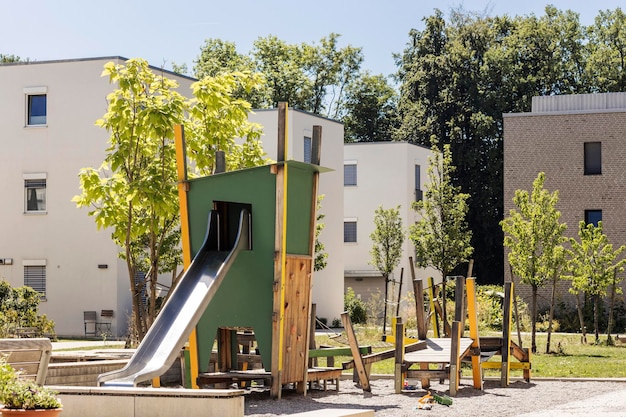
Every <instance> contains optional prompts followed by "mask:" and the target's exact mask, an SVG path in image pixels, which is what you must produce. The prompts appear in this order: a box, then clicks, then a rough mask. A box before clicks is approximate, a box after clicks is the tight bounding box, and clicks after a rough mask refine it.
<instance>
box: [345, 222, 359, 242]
mask: <svg viewBox="0 0 626 417" xmlns="http://www.w3.org/2000/svg"><path fill="white" fill-rule="evenodd" d="M343 241H344V242H345V243H356V220H344V222H343Z"/></svg>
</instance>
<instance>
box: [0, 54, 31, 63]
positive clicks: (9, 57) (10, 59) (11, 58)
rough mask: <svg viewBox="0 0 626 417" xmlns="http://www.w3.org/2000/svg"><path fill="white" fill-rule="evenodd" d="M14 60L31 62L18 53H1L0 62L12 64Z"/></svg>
mask: <svg viewBox="0 0 626 417" xmlns="http://www.w3.org/2000/svg"><path fill="white" fill-rule="evenodd" d="M13 62H30V59H29V58H26V59H22V58H20V57H19V56H17V55H9V54H0V64H10V63H13Z"/></svg>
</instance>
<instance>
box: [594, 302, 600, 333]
mask: <svg viewBox="0 0 626 417" xmlns="http://www.w3.org/2000/svg"><path fill="white" fill-rule="evenodd" d="M599 301H600V297H599V296H598V295H594V296H593V331H594V333H595V336H596V345H597V344H598V343H599V342H600V329H599V327H600V324H599V317H598V316H599V314H598V305H599Z"/></svg>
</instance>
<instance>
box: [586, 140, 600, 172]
mask: <svg viewBox="0 0 626 417" xmlns="http://www.w3.org/2000/svg"><path fill="white" fill-rule="evenodd" d="M583 153H584V156H583V158H584V162H583V165H584V168H583V171H584V174H585V175H602V142H599V141H596V142H585V143H584V144H583Z"/></svg>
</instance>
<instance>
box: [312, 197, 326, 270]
mask: <svg viewBox="0 0 626 417" xmlns="http://www.w3.org/2000/svg"><path fill="white" fill-rule="evenodd" d="M323 199H324V196H323V195H320V196H318V197H317V219H316V220H317V221H316V223H315V260H314V262H313V270H314V271H321V270H322V269H324V268H326V265H327V264H328V253H327V252H326V250H325V247H324V244H323V243H322V242H321V241H320V234H321V233H322V230H324V228H325V227H326V225H325V224H324V217H325V216H326V215H325V214H322V213H321V212H320V209H321V208H322V200H323Z"/></svg>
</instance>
